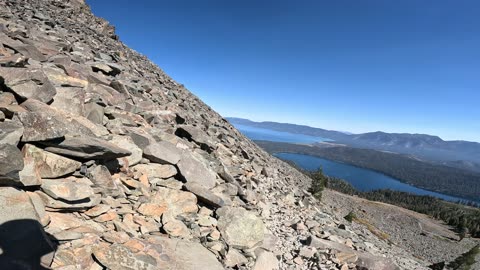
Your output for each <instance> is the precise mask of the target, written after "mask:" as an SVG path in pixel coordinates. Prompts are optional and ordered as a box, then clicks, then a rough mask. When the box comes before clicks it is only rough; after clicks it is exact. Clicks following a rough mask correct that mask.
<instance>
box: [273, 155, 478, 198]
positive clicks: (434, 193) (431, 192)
mask: <svg viewBox="0 0 480 270" xmlns="http://www.w3.org/2000/svg"><path fill="white" fill-rule="evenodd" d="M271 154H272V155H273V156H275V157H277V158H280V159H286V160H289V161H292V162H295V163H296V164H297V165H298V166H299V167H301V168H302V169H305V170H315V169H316V168H306V167H305V166H304V164H303V165H302V164H300V163H299V162H298V160H294V159H290V158H285V157H281V155H282V154H290V155H301V156H306V157H309V158H313V159H318V160H325V161H328V162H332V163H337V164H341V165H344V166H348V167H353V168H356V169H359V170H364V171H369V172H373V173H375V174H378V175H382V176H384V177H388V178H390V179H391V180H393V181H396V182H398V183H400V184H403V185H406V186H409V187H411V189H410V190H411V191H408V190H402V189H395V188H391V187H383V188H368V189H365V188H358V186H356V185H355V184H354V183H352V182H355V181H352V179H344V178H342V177H337V176H335V175H330V174H329V173H328V172H327V171H326V170H325V169H324V173H325V174H326V175H327V176H330V177H337V178H340V179H342V180H345V181H347V182H348V183H350V184H351V185H352V186H354V187H355V189H357V190H358V191H361V192H368V191H374V190H380V189H391V190H395V191H402V192H407V193H411V194H414V195H419V196H432V197H435V198H438V199H442V200H444V201H449V202H454V203H457V202H458V201H462V202H473V203H477V204H478V203H480V201H475V200H472V199H469V198H463V197H459V196H455V195H452V194H447V193H444V192H440V191H437V190H432V189H428V188H424V187H420V186H416V185H414V184H411V183H408V182H406V181H402V180H401V179H398V178H395V177H393V176H391V175H388V174H386V173H384V172H381V171H376V170H372V169H369V168H364V167H361V166H357V165H354V164H349V163H346V162H342V161H337V160H331V159H327V158H325V157H322V156H315V155H312V154H307V153H298V152H294V151H288V152H287V151H278V152H272V153H271ZM319 167H323V166H319ZM357 180H358V179H357ZM412 191H417V192H420V193H417V192H412Z"/></svg>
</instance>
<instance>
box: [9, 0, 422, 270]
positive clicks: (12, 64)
mask: <svg viewBox="0 0 480 270" xmlns="http://www.w3.org/2000/svg"><path fill="white" fill-rule="evenodd" d="M0 90H1V91H0V183H1V187H0V205H1V206H2V211H1V212H0V248H1V250H2V253H1V254H0V268H1V269H38V268H39V266H40V265H41V267H44V268H47V269H48V268H54V269H63V270H70V269H91V270H94V269H256V270H263V269H342V270H347V269H398V268H399V267H400V268H404V269H422V268H423V266H424V265H425V264H426V263H425V262H422V261H420V260H418V259H415V258H414V257H412V256H410V255H408V254H407V253H406V252H405V251H404V250H402V249H401V248H398V247H392V246H391V245H390V244H389V243H388V242H386V241H383V240H381V239H378V238H377V237H376V236H375V235H373V234H372V233H370V232H368V231H366V230H364V229H354V228H350V226H348V225H346V224H344V223H343V222H344V221H343V220H341V219H339V218H337V217H336V216H335V215H334V213H333V212H332V211H333V210H332V209H331V208H329V207H326V206H325V205H321V204H319V203H318V202H317V201H316V200H315V199H314V198H313V197H312V196H311V195H310V194H309V193H308V192H307V191H306V190H307V188H308V186H309V179H308V178H306V177H305V176H304V175H303V174H301V173H299V172H298V171H296V170H295V169H293V168H291V167H290V166H288V165H287V164H285V163H283V162H281V161H279V160H277V159H276V158H274V157H272V156H270V155H268V154H267V153H266V152H264V151H262V150H261V149H260V148H259V147H257V146H256V145H255V144H253V143H252V142H250V141H249V140H248V139H246V138H245V137H244V136H243V135H242V134H241V133H239V132H238V131H237V130H236V129H235V128H233V127H232V126H231V125H230V124H229V123H228V122H227V121H226V120H225V119H223V118H222V117H221V116H220V115H219V114H217V113H216V112H214V111H213V110H212V109H211V108H209V107H208V106H207V105H205V104H204V103H203V102H202V101H201V100H199V99H198V98H197V97H195V96H194V95H192V94H191V93H190V92H189V91H188V90H187V89H185V87H184V86H183V85H181V84H178V83H177V82H175V81H173V80H172V79H171V78H170V77H168V76H167V75H166V74H165V73H164V72H163V71H162V70H160V69H159V68H158V67H157V66H155V65H154V64H153V63H151V62H150V61H149V60H148V59H147V58H146V57H144V56H142V55H140V54H138V53H137V52H135V51H133V50H131V49H129V48H128V47H126V46H125V45H124V44H122V43H121V42H120V41H118V37H117V36H116V35H115V32H114V27H113V26H111V25H109V24H108V22H106V21H105V20H103V19H100V18H97V17H95V16H94V15H93V14H92V13H91V12H90V9H89V7H88V6H87V5H86V4H85V3H84V2H83V1H81V0H67V1H60V0H42V1H40V0H30V1H25V0H0ZM32 243H35V244H34V245H32ZM42 269H43V268H42Z"/></svg>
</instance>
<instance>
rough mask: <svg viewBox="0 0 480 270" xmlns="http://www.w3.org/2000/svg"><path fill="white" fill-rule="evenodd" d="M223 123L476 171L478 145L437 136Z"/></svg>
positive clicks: (479, 164)
mask: <svg viewBox="0 0 480 270" xmlns="http://www.w3.org/2000/svg"><path fill="white" fill-rule="evenodd" d="M227 120H229V121H230V122H231V123H232V124H240V125H246V126H253V127H259V128H265V129H272V130H276V131H285V132H290V133H297V134H304V135H310V136H319V137H324V138H329V139H331V140H333V141H334V142H336V143H341V144H347V145H349V146H352V147H358V148H368V149H375V150H380V151H391V152H396V153H401V154H409V155H413V156H415V157H417V158H419V159H424V160H426V161H431V162H434V163H437V164H443V165H446V166H451V167H456V168H462V169H468V170H472V171H477V172H478V171H480V143H478V142H469V141H461V140H455V141H445V140H443V139H441V138H440V137H438V136H433V135H428V134H410V133H386V132H382V131H376V132H368V133H361V134H349V133H346V132H339V131H334V130H326V129H322V128H314V127H310V126H305V125H296V124H288V123H277V122H255V121H251V120H248V119H242V118H233V117H228V118H227Z"/></svg>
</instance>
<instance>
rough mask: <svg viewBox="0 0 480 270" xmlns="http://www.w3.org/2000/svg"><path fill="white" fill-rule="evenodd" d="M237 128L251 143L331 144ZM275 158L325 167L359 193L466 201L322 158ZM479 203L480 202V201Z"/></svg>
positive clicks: (282, 155) (285, 155) (318, 139)
mask: <svg viewBox="0 0 480 270" xmlns="http://www.w3.org/2000/svg"><path fill="white" fill-rule="evenodd" d="M235 127H236V128H237V129H239V130H240V131H241V132H242V133H243V134H245V136H247V137H248V138H250V139H252V140H264V141H272V142H287V143H314V142H321V141H330V139H327V138H322V137H314V136H308V135H303V134H294V133H289V132H281V131H275V130H270V129H264V128H257V127H250V126H245V125H238V124H236V125H235ZM275 156H277V157H279V158H282V159H287V160H291V161H294V162H295V163H297V164H298V165H299V166H300V167H302V168H304V169H307V170H315V169H317V168H318V167H322V168H323V171H324V172H325V174H326V175H328V176H332V177H337V178H341V179H344V180H345V181H347V182H349V183H350V184H352V186H354V187H355V188H356V189H358V190H360V191H371V190H376V189H391V190H397V191H404V192H409V193H413V194H417V195H430V196H434V197H437V198H441V199H444V200H447V201H455V202H456V201H458V200H465V199H461V198H458V197H454V196H449V195H445V194H442V193H438V192H434V191H430V190H425V189H422V188H417V187H414V186H412V185H409V184H405V183H402V182H400V181H399V180H397V179H395V178H393V177H390V176H386V175H384V174H382V173H379V172H376V171H372V170H368V169H363V168H359V167H355V166H352V165H348V164H344V163H340V162H335V161H331V160H327V159H323V158H319V157H314V156H309V155H302V154H291V153H278V154H275ZM478 202H480V201H478Z"/></svg>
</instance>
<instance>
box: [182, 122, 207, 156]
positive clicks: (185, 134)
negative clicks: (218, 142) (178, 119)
mask: <svg viewBox="0 0 480 270" xmlns="http://www.w3.org/2000/svg"><path fill="white" fill-rule="evenodd" d="M175 135H177V136H179V137H182V138H185V139H187V140H189V141H194V142H195V143H197V144H198V145H199V146H200V147H201V148H202V149H203V150H205V151H207V152H209V153H210V152H212V151H213V149H214V148H215V143H213V142H212V140H211V139H210V137H209V136H208V134H206V133H205V132H204V131H203V130H201V129H200V128H198V127H194V126H188V125H183V126H180V127H178V128H177V130H176V131H175Z"/></svg>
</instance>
